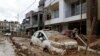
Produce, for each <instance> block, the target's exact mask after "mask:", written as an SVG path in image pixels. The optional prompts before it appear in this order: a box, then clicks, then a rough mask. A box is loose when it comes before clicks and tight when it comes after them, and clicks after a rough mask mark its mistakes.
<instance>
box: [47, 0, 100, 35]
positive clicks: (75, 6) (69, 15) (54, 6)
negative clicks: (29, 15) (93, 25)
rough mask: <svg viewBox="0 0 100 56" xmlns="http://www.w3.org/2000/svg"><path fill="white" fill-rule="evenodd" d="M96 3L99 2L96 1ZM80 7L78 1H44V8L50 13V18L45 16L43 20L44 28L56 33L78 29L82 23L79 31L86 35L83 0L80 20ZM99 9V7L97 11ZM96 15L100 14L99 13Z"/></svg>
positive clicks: (84, 2)
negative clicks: (53, 30)
mask: <svg viewBox="0 0 100 56" xmlns="http://www.w3.org/2000/svg"><path fill="white" fill-rule="evenodd" d="M98 2H100V0H98ZM98 4H99V3H98ZM99 5H100V4H99ZM80 7H81V6H80V2H79V0H46V1H45V8H47V9H50V10H49V11H50V12H51V16H50V17H51V18H50V17H48V14H47V17H46V19H45V25H46V27H48V26H50V27H51V28H52V29H55V30H58V31H63V30H68V29H73V28H78V29H80V23H81V22H82V24H81V31H82V32H83V34H86V10H87V3H86V0H83V2H82V19H81V14H80ZM99 9H100V6H99V8H98V10H99ZM98 14H100V12H99V13H98ZM99 18H100V17H99Z"/></svg>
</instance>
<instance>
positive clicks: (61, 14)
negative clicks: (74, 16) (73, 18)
mask: <svg viewBox="0 0 100 56" xmlns="http://www.w3.org/2000/svg"><path fill="white" fill-rule="evenodd" d="M65 6H66V3H65V1H64V0H59V18H60V19H64V18H65V10H66V9H65Z"/></svg>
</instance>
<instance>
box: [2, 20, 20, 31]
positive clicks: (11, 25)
mask: <svg viewBox="0 0 100 56" xmlns="http://www.w3.org/2000/svg"><path fill="white" fill-rule="evenodd" d="M18 24H19V23H18V22H17V21H15V22H13V21H11V22H9V21H6V20H4V21H0V32H5V31H14V32H16V31H17V25H18Z"/></svg>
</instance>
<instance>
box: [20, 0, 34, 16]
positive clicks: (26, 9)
mask: <svg viewBox="0 0 100 56" xmlns="http://www.w3.org/2000/svg"><path fill="white" fill-rule="evenodd" d="M35 2H36V0H35V1H34V2H33V3H32V4H30V5H29V6H28V7H27V8H26V9H25V10H24V11H22V12H21V13H24V12H25V11H27V10H28V9H29V8H30V7H32V6H33V5H34V4H35ZM21 13H19V14H21Z"/></svg>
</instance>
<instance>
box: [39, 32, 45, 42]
mask: <svg viewBox="0 0 100 56" xmlns="http://www.w3.org/2000/svg"><path fill="white" fill-rule="evenodd" d="M37 38H39V40H40V41H41V42H43V41H44V40H46V38H45V36H44V34H43V33H41V32H39V34H38V36H37Z"/></svg>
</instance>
